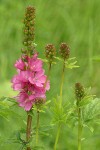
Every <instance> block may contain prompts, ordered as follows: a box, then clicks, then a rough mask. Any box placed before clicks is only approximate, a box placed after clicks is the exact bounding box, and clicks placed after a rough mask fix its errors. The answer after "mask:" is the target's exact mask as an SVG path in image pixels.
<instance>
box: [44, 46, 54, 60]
mask: <svg viewBox="0 0 100 150" xmlns="http://www.w3.org/2000/svg"><path fill="white" fill-rule="evenodd" d="M55 54H56V49H55V46H54V45H53V44H47V45H46V47H45V56H46V58H47V59H48V60H49V61H50V62H52V61H53V59H54V56H55Z"/></svg>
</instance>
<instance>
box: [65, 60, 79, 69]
mask: <svg viewBox="0 0 100 150" xmlns="http://www.w3.org/2000/svg"><path fill="white" fill-rule="evenodd" d="M76 63H77V61H74V62H71V63H69V62H68V61H67V62H66V65H65V67H66V68H69V69H73V68H78V67H79V66H78V65H76Z"/></svg>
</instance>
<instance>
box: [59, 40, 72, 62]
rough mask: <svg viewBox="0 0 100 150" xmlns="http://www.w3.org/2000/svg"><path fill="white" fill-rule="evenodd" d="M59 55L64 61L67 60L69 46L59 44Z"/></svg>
mask: <svg viewBox="0 0 100 150" xmlns="http://www.w3.org/2000/svg"><path fill="white" fill-rule="evenodd" d="M59 53H60V55H61V57H62V58H63V59H64V60H67V59H68V58H69V55H70V49H69V46H68V45H67V44H66V43H61V45H60V50H59Z"/></svg>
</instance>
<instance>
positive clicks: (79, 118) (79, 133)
mask: <svg viewBox="0 0 100 150" xmlns="http://www.w3.org/2000/svg"><path fill="white" fill-rule="evenodd" d="M81 136H82V123H81V108H78V150H81V138H82V137H81Z"/></svg>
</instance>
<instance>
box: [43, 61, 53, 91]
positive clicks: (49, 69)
mask: <svg viewBox="0 0 100 150" xmlns="http://www.w3.org/2000/svg"><path fill="white" fill-rule="evenodd" d="M50 71H51V63H49V68H48V74H47V78H46V81H45V83H44V88H45V87H46V85H47V81H48V78H49V75H50Z"/></svg>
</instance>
